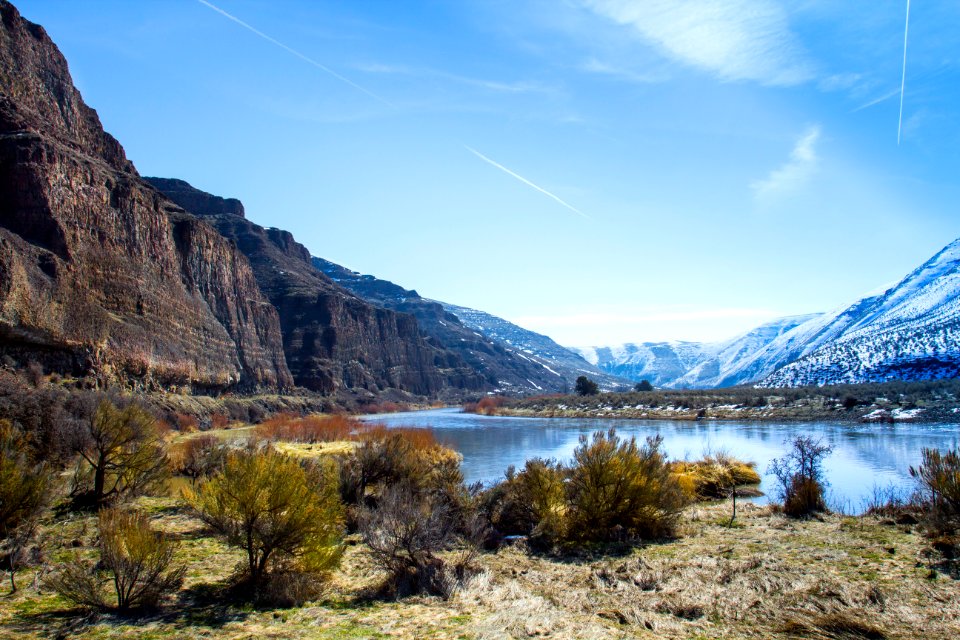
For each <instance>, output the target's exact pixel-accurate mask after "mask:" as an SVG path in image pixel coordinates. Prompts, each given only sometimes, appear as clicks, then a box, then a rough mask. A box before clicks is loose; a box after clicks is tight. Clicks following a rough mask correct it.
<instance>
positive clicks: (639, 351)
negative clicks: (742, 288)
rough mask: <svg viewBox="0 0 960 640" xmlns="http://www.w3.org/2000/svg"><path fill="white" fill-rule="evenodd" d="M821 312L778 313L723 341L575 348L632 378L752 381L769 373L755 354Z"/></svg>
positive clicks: (711, 383)
mask: <svg viewBox="0 0 960 640" xmlns="http://www.w3.org/2000/svg"><path fill="white" fill-rule="evenodd" d="M820 315H821V314H809V315H803V316H789V317H785V318H777V319H776V320H773V321H771V322H768V323H766V324H763V325H761V326H759V327H757V328H755V329H752V330H751V331H748V332H747V333H745V334H743V335H741V336H737V337H735V338H732V339H730V340H725V341H723V342H713V343H701V342H644V343H640V344H634V343H628V344H624V345H620V346H616V347H583V348H574V349H573V350H574V351H577V353H579V354H580V355H582V356H584V358H585V359H586V360H588V361H589V362H592V363H594V364H596V365H597V366H598V367H600V368H601V369H603V370H604V371H607V372H609V373H612V374H615V375H619V376H622V377H624V378H629V379H631V380H649V381H650V382H651V383H653V384H654V385H655V386H658V387H667V388H707V387H720V386H734V385H737V384H743V383H746V382H752V381H753V380H757V379H759V378H760V377H762V376H763V375H764V374H761V373H757V372H756V369H758V368H759V369H761V370H763V371H766V370H765V369H763V368H762V367H757V366H756V365H751V362H752V358H753V357H754V356H755V355H756V354H757V353H758V352H760V351H761V350H762V349H764V348H765V347H767V346H768V345H769V344H770V343H772V342H773V341H775V340H777V339H779V338H781V337H782V336H784V335H785V334H787V333H788V332H790V331H791V330H792V329H794V328H796V327H798V326H800V325H803V324H806V323H808V322H811V321H814V320H816V319H817V318H819V317H820ZM781 364H783V363H781ZM776 366H779V365H776ZM776 366H773V369H775V368H776ZM773 369H770V371H768V372H766V373H770V372H772V371H773Z"/></svg>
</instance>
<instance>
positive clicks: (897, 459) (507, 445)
mask: <svg viewBox="0 0 960 640" xmlns="http://www.w3.org/2000/svg"><path fill="white" fill-rule="evenodd" d="M363 420H368V421H374V422H381V423H384V424H386V425H388V426H408V427H410V426H412V427H431V428H432V429H433V431H434V433H435V435H436V437H437V439H438V440H439V441H440V442H442V443H444V444H446V445H448V446H450V447H451V448H453V449H455V450H456V451H458V452H460V454H461V455H462V456H463V465H462V469H463V473H464V476H465V478H466V480H467V482H476V481H481V482H484V483H490V482H492V481H495V480H497V479H499V478H502V477H503V474H504V471H506V469H507V467H509V466H511V465H513V466H516V467H517V468H520V467H522V466H523V464H524V462H525V461H526V460H527V459H529V458H533V457H542V458H556V459H557V460H561V461H568V460H570V458H571V457H572V454H573V450H574V449H575V448H576V446H577V444H578V442H579V439H580V436H581V435H587V434H590V433H592V432H594V431H597V430H600V429H603V430H606V429H610V428H615V429H616V430H617V432H618V433H619V434H621V435H623V436H627V437H629V436H636V437H637V438H638V439H643V438H646V437H647V436H655V435H657V434H660V435H661V436H663V449H664V451H665V452H666V454H667V456H668V457H669V458H671V459H684V458H688V459H697V458H700V457H702V456H703V454H705V453H709V452H718V451H725V452H727V453H729V454H731V455H733V456H735V457H737V458H740V459H742V460H747V461H752V462H755V463H756V464H757V470H758V471H759V472H760V473H761V475H763V483H762V484H761V485H760V489H761V490H762V491H764V492H765V493H771V492H773V491H774V489H773V486H774V485H773V478H772V477H771V476H770V475H768V474H767V473H766V471H767V467H768V465H769V464H770V461H771V460H773V459H774V458H777V457H780V456H782V455H783V454H784V453H785V452H786V451H787V449H788V446H787V444H786V442H787V441H788V440H789V439H790V438H792V437H793V436H795V435H799V434H804V435H810V436H813V437H815V438H821V439H822V440H823V441H824V442H826V443H827V444H829V445H830V446H831V447H832V448H833V452H832V453H831V454H830V455H829V456H828V457H827V459H826V461H825V463H824V470H825V473H826V478H827V481H828V482H829V489H828V494H827V495H828V499H829V502H830V504H831V505H833V506H834V507H839V508H841V509H843V510H844V511H847V512H851V513H856V512H859V511H861V510H862V508H863V504H864V501H865V500H866V499H868V498H869V497H870V496H871V495H872V494H873V490H874V487H889V486H895V487H899V488H902V489H908V490H909V489H911V488H912V487H913V481H912V479H911V477H910V472H909V468H910V466H911V465H914V466H916V465H917V464H918V462H919V461H920V450H921V449H922V448H923V447H931V448H940V449H946V448H956V447H957V446H958V442H960V425H956V424H939V425H937V424H934V425H931V424H911V423H897V424H841V423H830V422H810V423H797V422H791V423H777V422H730V421H722V422H721V421H710V420H705V421H701V422H690V421H673V420H610V419H600V418H597V419H567V418H507V417H491V416H478V415H474V414H469V413H461V412H460V410H459V409H435V410H430V411H415V412H409V413H393V414H382V415H375V416H364V417H363ZM766 499H767V498H758V500H759V501H761V502H762V501H765V500H766Z"/></svg>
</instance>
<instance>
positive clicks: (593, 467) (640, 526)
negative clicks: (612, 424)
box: [567, 429, 687, 541]
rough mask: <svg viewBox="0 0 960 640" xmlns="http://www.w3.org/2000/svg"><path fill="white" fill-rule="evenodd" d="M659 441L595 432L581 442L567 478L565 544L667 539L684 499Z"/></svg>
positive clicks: (613, 432)
mask: <svg viewBox="0 0 960 640" xmlns="http://www.w3.org/2000/svg"><path fill="white" fill-rule="evenodd" d="M662 441H663V440H662V438H661V437H660V436H657V437H656V438H647V441H646V443H645V444H644V445H643V446H640V445H638V444H637V442H636V439H635V438H630V439H629V440H621V439H620V438H619V436H617V434H616V432H615V431H614V430H613V429H611V430H610V431H609V432H606V433H604V432H602V431H598V432H596V433H594V434H593V438H592V439H588V438H587V437H586V436H582V437H581V438H580V445H579V446H578V447H577V449H576V450H575V451H574V453H573V457H574V464H573V466H572V468H571V469H570V476H569V478H570V479H569V488H568V496H569V509H570V513H569V523H568V525H567V528H568V536H567V537H568V538H569V539H571V540H579V541H603V540H610V539H612V538H614V537H617V536H618V535H625V536H630V537H632V536H639V537H641V538H657V537H662V536H666V535H671V534H672V533H673V532H674V528H675V525H676V522H677V519H678V518H679V515H680V512H681V510H682V509H683V507H684V506H685V505H686V503H687V499H686V497H685V495H684V493H683V490H682V489H681V488H680V485H679V483H678V482H677V480H676V478H675V477H673V475H672V474H671V473H670V467H669V465H668V464H667V463H666V460H665V459H664V457H663V455H662V454H661V453H660V445H661V443H662Z"/></svg>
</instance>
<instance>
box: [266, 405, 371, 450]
mask: <svg viewBox="0 0 960 640" xmlns="http://www.w3.org/2000/svg"><path fill="white" fill-rule="evenodd" d="M365 429H366V425H364V423H362V422H360V421H358V420H353V419H351V418H348V417H346V416H342V415H338V414H334V415H319V414H311V415H308V416H303V417H300V416H297V415H294V414H290V413H281V414H278V415H276V416H274V417H272V418H270V419H269V420H266V421H264V422H262V423H260V424H259V425H257V435H258V436H260V437H261V438H264V439H266V440H271V441H276V440H284V441H287V442H306V443H311V444H312V443H316V442H335V441H342V440H354V439H356V437H357V434H358V433H360V432H362V431H364V430H365Z"/></svg>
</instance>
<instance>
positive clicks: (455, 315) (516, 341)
mask: <svg viewBox="0 0 960 640" xmlns="http://www.w3.org/2000/svg"><path fill="white" fill-rule="evenodd" d="M313 263H314V265H316V267H317V268H318V269H320V270H321V271H323V272H324V273H325V274H326V275H327V276H329V277H330V278H331V279H332V280H333V281H334V282H336V283H337V284H339V285H340V286H343V287H345V288H347V289H349V290H350V291H352V292H354V293H355V294H357V295H358V296H360V297H362V298H364V299H366V300H369V301H370V302H373V303H375V304H380V305H383V306H385V307H387V308H390V309H395V310H398V311H403V312H406V313H411V314H413V315H414V316H416V317H417V320H418V321H419V322H420V325H421V327H422V328H423V329H424V331H426V332H427V333H428V334H429V335H431V336H432V337H434V339H436V340H437V341H438V343H439V344H443V345H444V346H445V347H447V348H449V349H451V350H454V351H456V352H458V353H459V354H460V355H461V357H463V358H464V359H465V360H466V361H467V362H469V363H471V365H473V366H474V367H476V368H477V370H478V371H480V372H481V373H482V374H484V375H485V376H486V377H487V379H488V380H489V381H490V383H491V384H493V385H494V387H495V390H496V391H498V392H503V393H521V394H530V393H562V392H567V391H570V390H571V389H573V385H574V382H575V381H576V378H577V377H578V376H581V375H587V376H590V377H591V378H593V379H595V380H596V381H597V382H598V383H599V384H600V385H601V386H603V387H604V388H607V389H614V388H619V387H624V386H629V381H628V380H624V379H622V378H618V377H616V376H612V375H610V374H607V373H605V372H603V371H601V370H600V369H597V368H596V367H594V366H592V365H590V364H589V363H588V362H586V361H584V360H583V359H582V358H581V357H579V356H578V355H577V354H575V353H572V352H571V351H569V350H568V349H565V348H564V347H561V346H560V345H558V344H557V343H556V342H554V341H553V340H551V339H550V338H548V337H547V336H544V335H541V334H538V333H535V332H533V331H528V330H526V329H523V328H522V327H518V326H517V325H515V324H513V323H510V322H508V321H506V320H503V319H502V318H498V317H496V316H493V315H490V314H488V313H485V312H483V311H477V310H475V309H469V308H467V307H461V306H458V305H453V304H449V303H446V302H438V301H435V300H430V299H428V298H423V297H421V296H420V294H418V293H417V292H416V291H414V290H410V289H404V288H403V287H401V286H399V285H396V284H394V283H393V282H390V281H388V280H381V279H380V278H376V277H374V276H371V275H361V274H360V273H358V272H356V271H352V270H350V269H347V268H345V267H343V266H340V265H338V264H335V263H333V262H330V261H328V260H324V259H322V258H317V257H314V258H313Z"/></svg>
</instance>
